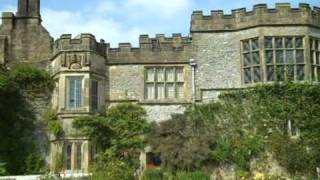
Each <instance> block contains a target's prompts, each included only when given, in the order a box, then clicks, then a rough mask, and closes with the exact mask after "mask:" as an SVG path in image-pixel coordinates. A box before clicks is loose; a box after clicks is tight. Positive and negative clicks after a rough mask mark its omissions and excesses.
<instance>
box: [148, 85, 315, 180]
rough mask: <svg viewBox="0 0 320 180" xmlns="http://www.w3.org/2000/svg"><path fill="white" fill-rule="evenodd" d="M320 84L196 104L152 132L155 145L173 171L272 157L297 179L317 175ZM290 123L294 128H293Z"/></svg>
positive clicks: (246, 172) (263, 89)
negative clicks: (269, 154)
mask: <svg viewBox="0 0 320 180" xmlns="http://www.w3.org/2000/svg"><path fill="white" fill-rule="evenodd" d="M319 94H320V85H315V84H295V83H291V82H288V83H282V84H280V83H275V84H272V85H264V86H257V87H254V88H250V89H246V90H238V91H233V92H228V93H225V94H222V95H220V97H219V98H220V100H219V101H218V102H211V103H209V104H202V105H194V106H191V107H189V108H188V110H187V111H186V112H185V114H184V115H180V116H173V118H172V120H170V121H168V122H163V123H161V124H160V126H158V127H156V128H155V129H154V130H153V133H152V134H151V138H150V141H149V142H150V144H151V145H152V147H153V148H154V152H156V153H159V154H161V158H162V160H163V164H162V166H163V168H164V169H167V170H169V171H177V170H181V169H182V170H187V171H193V170H199V169H203V170H206V167H210V166H223V165H225V164H234V165H235V166H236V169H237V171H238V172H242V173H239V174H241V176H250V175H252V174H250V171H251V161H252V160H253V159H255V158H259V157H263V156H264V155H265V154H266V153H271V154H272V155H273V157H274V158H275V159H276V160H277V162H278V163H279V164H280V165H281V166H282V167H283V168H285V169H286V170H287V172H288V173H289V174H290V176H292V177H302V176H304V177H310V178H314V177H315V176H316V167H317V166H319V165H320V139H319V137H320V111H319V109H320V96H319ZM289 124H290V125H289Z"/></svg>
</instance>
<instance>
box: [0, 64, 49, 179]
mask: <svg viewBox="0 0 320 180" xmlns="http://www.w3.org/2000/svg"><path fill="white" fill-rule="evenodd" d="M52 85H53V81H52V79H51V78H50V75H49V74H48V73H47V72H45V71H44V70H40V69H38V68H36V67H34V66H31V65H26V64H20V65H16V66H13V67H11V70H4V69H1V70H0V114H1V116H0V137H1V140H0V159H1V164H0V166H1V167H0V169H1V170H0V171H1V174H5V175H7V174H9V175H10V174H13V175H19V174H28V173H30V174H34V173H40V172H41V171H42V167H43V165H44V159H43V158H41V157H42V156H41V154H40V152H39V150H38V148H37V142H36V140H35V139H37V135H36V132H37V130H39V129H38V128H39V127H41V123H40V122H39V121H37V117H36V112H35V109H33V106H32V105H31V102H32V101H33V100H34V98H35V97H39V96H40V95H41V96H42V97H46V96H47V95H48V94H50V91H51V90H52V87H53V86H52Z"/></svg>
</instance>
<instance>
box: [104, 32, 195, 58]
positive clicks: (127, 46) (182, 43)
mask: <svg viewBox="0 0 320 180" xmlns="http://www.w3.org/2000/svg"><path fill="white" fill-rule="evenodd" d="M190 45H191V38H190V37H183V36H182V35H181V34H180V33H175V34H172V36H171V37H165V35H164V34H156V37H154V38H150V37H149V35H147V34H143V35H140V38H139V48H133V47H132V45H131V43H119V48H111V49H110V51H109V52H111V53H112V52H131V51H183V50H184V49H185V47H187V46H190Z"/></svg>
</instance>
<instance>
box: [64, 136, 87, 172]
mask: <svg viewBox="0 0 320 180" xmlns="http://www.w3.org/2000/svg"><path fill="white" fill-rule="evenodd" d="M69 148H70V149H69ZM79 148H80V149H79ZM68 150H70V152H68ZM68 153H70V154H68ZM64 157H65V158H63V159H64V167H65V170H66V172H68V171H70V172H71V171H72V172H74V171H82V168H83V165H82V162H83V143H82V142H79V141H75V142H73V141H70V142H66V144H65V146H64ZM78 163H80V164H78ZM68 166H69V167H68Z"/></svg>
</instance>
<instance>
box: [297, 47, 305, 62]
mask: <svg viewBox="0 0 320 180" xmlns="http://www.w3.org/2000/svg"><path fill="white" fill-rule="evenodd" d="M296 58H297V63H304V54H303V50H297V52H296Z"/></svg>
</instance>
